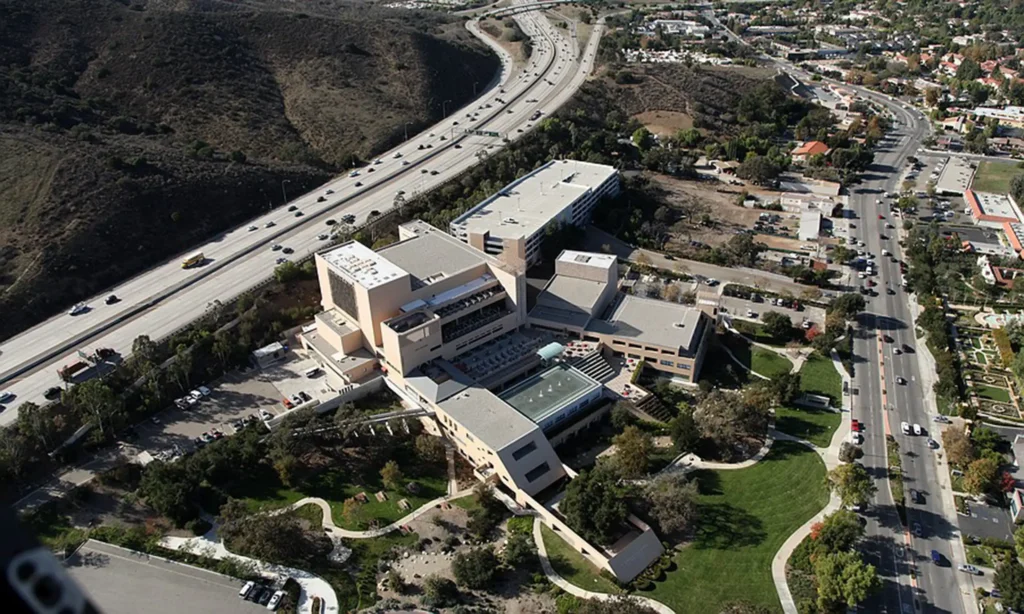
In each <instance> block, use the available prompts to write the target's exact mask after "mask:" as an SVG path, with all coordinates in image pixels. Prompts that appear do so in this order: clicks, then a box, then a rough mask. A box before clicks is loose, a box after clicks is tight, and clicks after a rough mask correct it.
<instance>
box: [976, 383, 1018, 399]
mask: <svg viewBox="0 0 1024 614" xmlns="http://www.w3.org/2000/svg"><path fill="white" fill-rule="evenodd" d="M971 386H972V387H973V388H974V391H975V392H977V393H978V396H979V397H981V398H983V399H989V400H990V401H998V402H1000V403H1009V402H1010V391H1009V390H1007V389H1006V388H999V387H997V386H989V385H988V384H972V385H971Z"/></svg>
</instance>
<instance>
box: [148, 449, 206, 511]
mask: <svg viewBox="0 0 1024 614" xmlns="http://www.w3.org/2000/svg"><path fill="white" fill-rule="evenodd" d="M198 491H199V484H198V483H197V482H196V481H195V480H193V479H192V477H191V476H190V475H188V473H187V470H186V469H185V466H184V464H182V463H173V464H172V463H165V462H162V461H156V462H152V463H149V464H148V465H146V470H145V471H144V472H143V474H142V481H141V482H140V483H139V493H140V494H141V495H142V496H143V497H144V498H145V499H146V503H148V504H149V506H150V507H152V508H153V509H155V510H156V511H158V512H160V513H161V514H163V515H164V516H167V517H168V518H170V519H171V520H173V521H174V522H175V523H176V524H177V525H178V526H183V525H184V524H185V523H186V522H188V521H189V520H192V519H193V518H195V517H196V510H195V507H194V506H193V504H192V501H193V499H194V497H195V495H196V494H197V493H198Z"/></svg>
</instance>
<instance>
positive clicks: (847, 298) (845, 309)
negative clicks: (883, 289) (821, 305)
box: [828, 292, 866, 321]
mask: <svg viewBox="0 0 1024 614" xmlns="http://www.w3.org/2000/svg"><path fill="white" fill-rule="evenodd" d="M865 305H866V303H865V301H864V297H863V296H861V295H860V294H857V293H854V292H847V293H845V294H841V295H839V296H837V297H836V298H835V299H834V300H833V301H832V303H831V304H830V305H829V306H828V311H829V312H830V313H837V314H839V316H840V317H841V318H842V319H843V320H847V321H848V320H852V319H853V318H854V317H856V315H857V314H858V313H860V312H862V311H864V307H865Z"/></svg>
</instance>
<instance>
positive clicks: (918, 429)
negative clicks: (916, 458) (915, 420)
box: [911, 424, 924, 437]
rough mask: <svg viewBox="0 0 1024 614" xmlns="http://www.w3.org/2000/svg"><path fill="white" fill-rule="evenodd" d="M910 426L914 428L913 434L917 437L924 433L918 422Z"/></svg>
mask: <svg viewBox="0 0 1024 614" xmlns="http://www.w3.org/2000/svg"><path fill="white" fill-rule="evenodd" d="M911 428H913V429H914V434H915V435H917V436H918V437H920V436H921V435H923V434H924V429H922V428H921V425H920V424H914V426H913V427H911Z"/></svg>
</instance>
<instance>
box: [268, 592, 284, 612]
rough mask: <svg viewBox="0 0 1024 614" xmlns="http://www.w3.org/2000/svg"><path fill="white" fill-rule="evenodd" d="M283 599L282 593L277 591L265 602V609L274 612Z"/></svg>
mask: <svg viewBox="0 0 1024 614" xmlns="http://www.w3.org/2000/svg"><path fill="white" fill-rule="evenodd" d="M283 598H284V591H277V592H276V593H274V596H273V597H271V598H270V601H268V602H267V609H268V610H270V611H274V610H276V609H277V606H278V605H279V604H280V603H281V599H283Z"/></svg>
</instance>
